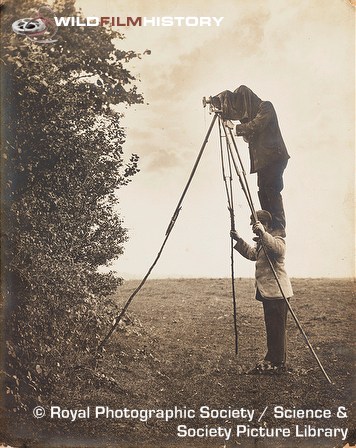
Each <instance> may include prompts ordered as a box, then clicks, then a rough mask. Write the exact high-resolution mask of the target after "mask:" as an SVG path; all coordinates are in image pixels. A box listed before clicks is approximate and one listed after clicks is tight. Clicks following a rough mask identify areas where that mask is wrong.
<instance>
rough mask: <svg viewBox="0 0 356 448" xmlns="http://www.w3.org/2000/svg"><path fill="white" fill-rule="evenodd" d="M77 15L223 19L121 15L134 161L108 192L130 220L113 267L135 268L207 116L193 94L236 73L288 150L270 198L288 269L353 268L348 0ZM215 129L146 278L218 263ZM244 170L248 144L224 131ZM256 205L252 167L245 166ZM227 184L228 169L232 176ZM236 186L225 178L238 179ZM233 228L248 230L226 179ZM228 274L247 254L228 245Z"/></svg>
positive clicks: (223, 261)
mask: <svg viewBox="0 0 356 448" xmlns="http://www.w3.org/2000/svg"><path fill="white" fill-rule="evenodd" d="M78 5H80V6H81V7H82V9H83V14H84V16H115V17H116V16H120V17H123V18H126V17H127V16H131V17H139V16H140V17H143V16H146V17H151V16H160V17H161V16H184V17H186V16H195V17H198V16H210V17H213V16H215V17H224V19H223V20H222V22H221V25H220V27H215V26H212V27H200V28H198V27H186V26H182V27H177V26H175V27H137V26H136V27H126V28H125V29H124V30H122V31H124V34H125V37H126V38H125V40H121V41H119V42H118V45H119V46H120V47H121V48H123V49H130V50H135V51H137V52H141V53H143V52H144V51H145V50H146V49H149V50H151V54H150V55H144V56H143V57H142V59H136V60H134V61H133V62H132V64H131V65H130V69H131V71H132V73H133V74H134V75H136V76H137V77H138V78H139V79H140V82H139V83H138V87H139V89H140V91H141V92H142V93H143V94H144V97H145V104H144V105H138V106H134V107H131V108H130V109H128V110H125V119H124V120H123V121H122V124H123V126H125V128H126V131H127V142H126V143H125V147H124V149H125V152H126V153H127V154H129V153H131V152H134V153H137V154H139V156H140V168H141V172H140V173H139V174H138V175H137V176H135V178H134V180H133V182H132V183H131V185H129V186H128V187H125V188H123V189H121V190H120V191H119V197H120V212H121V215H122V217H123V218H124V222H125V226H126V227H127V228H128V229H129V236H130V241H129V242H128V243H127V244H126V246H125V254H124V255H123V256H122V257H121V258H120V259H119V260H118V261H117V262H115V263H114V265H113V268H114V269H115V270H117V271H118V273H119V274H120V275H123V276H124V277H125V278H131V277H135V278H140V277H142V276H143V275H144V274H145V273H146V271H147V269H148V267H149V266H150V265H151V263H152V261H153V259H154V258H155V256H156V254H157V252H158V249H159V247H160V245H161V243H162V241H163V238H164V234H165V230H166V228H167V226H168V224H169V221H170V219H171V216H172V214H173V211H174V209H175V207H176V204H177V202H178V200H179V197H180V195H181V193H182V191H183V188H184V186H185V184H186V182H187V180H188V177H189V174H190V171H191V169H192V166H193V164H194V161H195V159H196V156H197V154H198V151H199V149H200V146H201V144H202V142H203V140H204V138H205V135H206V132H207V128H208V126H209V124H210V121H211V119H212V116H211V115H209V113H208V111H207V110H205V109H203V107H202V97H203V96H208V95H214V94H217V93H219V92H221V91H223V90H234V89H236V88H237V87H238V86H239V85H241V84H245V85H247V86H248V87H250V88H251V89H252V90H253V91H254V92H255V93H256V94H257V95H258V96H259V97H260V98H262V99H263V100H270V101H271V102H272V103H273V104H274V106H275V109H276V112H277V115H278V119H279V123H280V127H281V131H282V134H283V137H284V140H285V143H286V145H287V148H288V151H289V153H290V155H291V159H290V161H289V164H288V167H287V169H286V171H285V176H284V179H285V189H284V190H283V199H284V204H285V209H286V215H287V239H286V242H287V268H288V273H289V275H290V276H292V277H350V276H354V253H355V239H354V234H355V228H354V210H355V209H354V187H355V179H354V166H355V165H354V154H355V91H354V86H355V77H354V75H355V59H354V58H355V56H354V54H355V34H354V33H355V22H354V12H355V9H354V7H353V6H351V4H350V2H349V1H348V0H328V2H325V0H288V1H283V0H255V1H253V2H249V1H246V0H214V1H212V0H179V1H178V2H177V1H173V0H172V1H171V0H150V1H146V0H126V1H117V0H103V1H101V2H97V0H81V1H79V2H78ZM216 131H217V129H216V130H215V131H214V132H213V135H212V137H211V139H210V141H209V143H208V145H207V147H206V150H205V153H204V155H203V158H202V160H201V164H200V165H199V168H198V171H197V174H196V176H195V177H194V179H193V182H192V184H191V187H190V189H189V191H188V193H187V196H186V198H185V200H184V202H183V208H182V211H181V213H180V215H179V218H178V221H177V223H176V226H175V228H174V230H173V232H172V234H171V236H170V238H169V240H168V243H167V246H166V249H165V251H164V253H163V255H162V257H161V259H160V261H159V263H158V265H157V266H156V268H155V270H154V271H153V273H152V275H151V277H152V278H155V277H226V276H229V275H230V239H229V227H230V222H229V214H228V211H227V203H226V197H225V191H224V185H223V181H222V177H221V168H220V160H219V149H218V140H217V132H216ZM237 142H238V145H239V149H240V152H241V155H242V156H243V159H244V161H245V166H246V170H247V171H249V159H248V149H247V145H246V143H244V142H243V140H242V139H241V138H239V139H238V140H237ZM248 181H249V185H250V188H251V190H252V192H253V196H254V202H255V207H256V208H259V204H258V200H257V186H256V175H249V176H248ZM236 183H237V181H236ZM237 187H238V185H237ZM235 207H236V211H237V228H238V230H239V231H240V233H241V234H242V236H243V237H244V238H245V239H246V240H247V241H251V238H252V236H253V234H252V232H251V230H250V227H249V214H250V213H249V210H248V208H247V206H246V201H245V198H244V196H243V194H242V192H241V191H240V189H239V188H237V197H236V203H235ZM236 260H237V262H236V275H237V276H241V277H245V276H253V273H254V266H253V263H251V262H249V261H247V260H244V259H241V258H240V256H239V255H238V254H237V253H236Z"/></svg>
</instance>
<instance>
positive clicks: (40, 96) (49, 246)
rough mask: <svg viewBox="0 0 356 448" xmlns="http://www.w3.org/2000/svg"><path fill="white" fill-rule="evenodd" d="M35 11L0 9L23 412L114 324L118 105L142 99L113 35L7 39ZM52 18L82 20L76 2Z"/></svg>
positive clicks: (16, 361)
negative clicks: (106, 269) (28, 396)
mask: <svg viewBox="0 0 356 448" xmlns="http://www.w3.org/2000/svg"><path fill="white" fill-rule="evenodd" d="M35 6H36V5H34V4H33V3H32V1H30V0H22V1H21V2H16V0H9V1H8V2H7V3H5V6H4V8H3V11H2V30H3V44H2V49H1V50H2V51H1V52H2V55H1V65H2V110H3V118H2V143H3V145H2V226H3V249H2V257H3V266H4V269H3V280H4V281H3V285H4V286H3V292H4V294H5V304H6V317H7V322H8V323H7V330H6V331H7V333H6V336H7V342H6V343H7V348H8V349H7V352H8V361H9V363H8V378H11V380H9V382H8V385H7V392H8V396H9V397H10V400H9V403H10V405H11V406H12V407H13V408H15V409H18V408H21V406H22V407H23V406H25V407H26V406H27V405H28V403H27V404H26V403H25V402H24V400H23V397H24V393H25V392H26V390H27V389H28V388H29V390H31V391H32V396H33V397H34V398H33V399H34V400H42V399H43V396H44V395H45V394H46V388H47V389H48V387H49V386H50V385H51V384H52V383H53V382H55V381H56V380H57V379H58V378H59V377H60V375H61V374H63V369H64V367H65V365H69V364H70V363H71V362H72V361H73V360H74V359H75V358H76V356H77V355H78V350H81V351H83V350H84V351H85V350H87V351H90V350H91V349H92V348H93V347H94V346H95V344H96V343H97V340H98V339H100V331H101V328H104V330H105V329H106V328H107V325H105V323H106V324H107V323H108V321H109V320H110V319H111V318H112V316H110V313H113V311H112V310H113V309H112V307H111V308H110V307H109V308H110V310H111V311H109V312H108V311H107V308H106V307H107V306H109V305H108V299H107V296H108V295H109V294H111V293H112V292H114V290H115V289H116V287H117V286H118V284H119V283H120V280H119V279H118V278H116V277H115V276H114V275H113V274H112V273H100V272H99V271H98V268H99V267H100V266H103V265H108V264H109V263H110V262H111V261H112V260H113V259H115V258H116V257H118V256H120V255H121V254H122V251H123V243H124V242H125V241H126V239H127V233H126V230H125V228H124V227H123V224H122V220H121V219H120V216H119V215H118V213H117V208H118V196H117V189H118V188H120V187H122V186H124V185H126V184H127V183H128V182H129V181H130V180H131V177H132V176H133V175H134V174H135V173H136V172H137V171H138V165H137V163H138V156H137V155H136V154H132V155H131V156H130V157H129V159H128V160H125V157H124V154H123V144H124V141H125V133H124V130H123V128H122V127H121V125H120V118H121V117H122V115H121V113H120V112H119V111H118V108H117V106H118V105H119V104H123V105H125V106H128V105H131V104H134V103H141V102H142V101H143V98H142V96H141V95H140V94H139V93H138V92H137V88H136V86H135V78H134V77H133V76H132V74H131V73H130V72H129V71H128V70H127V69H126V68H125V65H126V63H127V62H128V61H129V60H130V59H131V58H135V57H137V56H139V55H137V54H136V53H135V52H133V51H129V52H125V51H121V50H119V49H118V48H117V46H118V45H117V42H120V39H122V36H121V35H120V34H119V33H117V32H114V31H113V30H111V29H108V28H105V27H60V28H59V31H58V33H57V35H56V38H58V41H57V42H55V43H53V44H43V45H40V44H35V43H33V42H31V40H29V39H27V38H25V37H23V36H19V35H16V34H15V33H13V32H12V30H11V24H12V23H13V22H14V20H16V19H20V18H22V17H29V16H30V14H31V10H33V8H34V7H35ZM39 6H41V5H39ZM35 10H36V9H35ZM53 10H54V11H55V12H56V13H57V15H58V16H74V15H77V16H78V15H79V13H78V12H77V11H76V9H75V4H74V0H60V1H57V2H56V3H55V4H54V5H53ZM114 43H116V45H115V44H114ZM21 390H22V391H23V392H22V393H21ZM47 392H48V390H47ZM48 393H49V392H48Z"/></svg>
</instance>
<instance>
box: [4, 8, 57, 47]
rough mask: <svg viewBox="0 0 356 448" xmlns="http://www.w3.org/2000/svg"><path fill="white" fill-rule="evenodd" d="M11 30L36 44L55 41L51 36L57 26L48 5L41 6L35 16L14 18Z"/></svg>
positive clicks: (55, 31)
mask: <svg viewBox="0 0 356 448" xmlns="http://www.w3.org/2000/svg"><path fill="white" fill-rule="evenodd" d="M12 30H13V31H14V32H15V33H16V34H20V35H22V36H25V37H27V38H28V39H30V40H31V41H32V42H35V43H37V44H48V43H51V42H56V41H57V39H53V37H54V35H55V34H56V33H57V31H58V27H57V25H56V22H55V20H54V12H53V11H52V9H51V8H50V7H49V6H41V7H40V8H39V10H38V12H37V15H36V16H35V17H32V18H29V17H26V18H24V19H19V20H16V21H15V22H14V23H13V24H12Z"/></svg>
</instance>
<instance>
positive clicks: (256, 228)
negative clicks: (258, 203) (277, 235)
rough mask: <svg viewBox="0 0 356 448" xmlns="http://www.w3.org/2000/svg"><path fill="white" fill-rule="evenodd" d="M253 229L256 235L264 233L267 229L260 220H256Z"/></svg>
mask: <svg viewBox="0 0 356 448" xmlns="http://www.w3.org/2000/svg"><path fill="white" fill-rule="evenodd" d="M252 231H253V233H255V234H256V235H263V234H264V233H265V231H266V229H265V228H264V227H263V224H262V223H261V222H260V221H256V222H255V223H254V225H253V226H252Z"/></svg>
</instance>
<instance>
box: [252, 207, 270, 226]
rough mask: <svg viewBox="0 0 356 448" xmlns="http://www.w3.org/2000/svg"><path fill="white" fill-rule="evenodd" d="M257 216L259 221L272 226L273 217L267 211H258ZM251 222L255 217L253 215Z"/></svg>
mask: <svg viewBox="0 0 356 448" xmlns="http://www.w3.org/2000/svg"><path fill="white" fill-rule="evenodd" d="M256 215H257V219H258V220H259V221H260V222H262V223H263V224H268V225H271V224H272V215H271V213H270V212H268V211H267V210H257V212H256ZM251 220H253V215H251Z"/></svg>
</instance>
